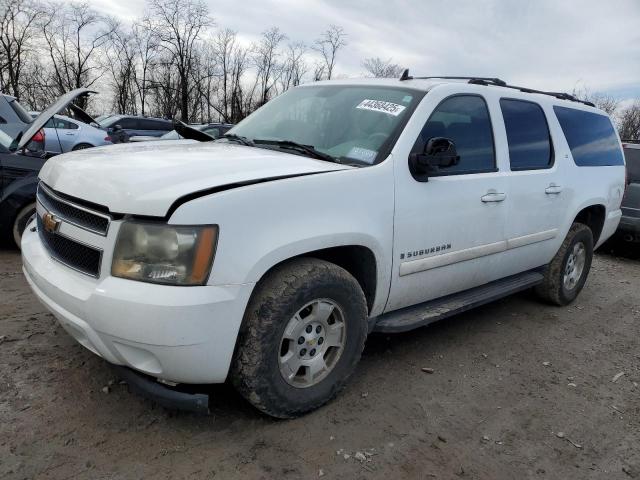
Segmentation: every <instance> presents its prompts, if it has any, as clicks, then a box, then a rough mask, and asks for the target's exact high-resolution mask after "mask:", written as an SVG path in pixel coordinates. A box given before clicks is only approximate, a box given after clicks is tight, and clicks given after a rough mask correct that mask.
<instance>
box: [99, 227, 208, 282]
mask: <svg viewBox="0 0 640 480" xmlns="http://www.w3.org/2000/svg"><path fill="white" fill-rule="evenodd" d="M217 241H218V227H217V226H216V225H206V226H182V225H166V224H156V223H134V222H126V223H123V224H122V226H121V227H120V232H119V233H118V241H117V242H116V248H115V251H114V252H113V263H112V265H111V274H112V275H113V276H114V277H121V278H128V279H130V280H139V281H142V282H152V283H164V284H170V285H203V284H204V283H205V282H206V281H207V277H208V276H209V271H210V270H211V263H212V262H213V256H214V253H215V249H216V244H217Z"/></svg>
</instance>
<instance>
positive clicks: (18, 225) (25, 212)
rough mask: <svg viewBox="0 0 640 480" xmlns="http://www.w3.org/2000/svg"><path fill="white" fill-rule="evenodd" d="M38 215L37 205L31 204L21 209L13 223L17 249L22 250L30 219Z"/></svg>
mask: <svg viewBox="0 0 640 480" xmlns="http://www.w3.org/2000/svg"><path fill="white" fill-rule="evenodd" d="M35 213H36V204H35V203H30V204H28V205H26V206H24V207H22V208H21V209H20V211H19V212H18V214H17V215H16V218H15V220H14V221H13V229H12V234H13V241H14V243H15V244H16V247H18V248H20V242H21V241H22V234H23V233H24V230H25V228H27V223H28V222H29V219H30V218H31V217H32V216H33V215H34V214H35Z"/></svg>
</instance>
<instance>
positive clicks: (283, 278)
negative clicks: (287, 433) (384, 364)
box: [230, 258, 367, 418]
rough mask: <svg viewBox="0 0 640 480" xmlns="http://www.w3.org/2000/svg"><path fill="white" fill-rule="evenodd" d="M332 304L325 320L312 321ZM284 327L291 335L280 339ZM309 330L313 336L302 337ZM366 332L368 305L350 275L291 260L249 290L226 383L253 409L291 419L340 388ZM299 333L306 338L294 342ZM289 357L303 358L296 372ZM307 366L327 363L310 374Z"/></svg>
mask: <svg viewBox="0 0 640 480" xmlns="http://www.w3.org/2000/svg"><path fill="white" fill-rule="evenodd" d="M331 305H333V307H331ZM331 308H333V309H332V310H331V313H330V314H329V316H328V318H327V319H326V322H325V323H323V324H322V325H321V324H320V323H318V324H316V323H314V322H315V321H316V320H317V319H321V318H323V316H324V315H322V313H323V312H325V314H326V312H327V311H328V310H327V309H331ZM332 321H333V323H331V322H332ZM340 324H342V326H340ZM310 325H311V326H312V327H313V328H312V330H311V332H310V331H309V330H308V327H309V326H310ZM318 327H320V329H319V330H318ZM298 328H302V330H296V329H298ZM285 329H287V332H288V333H287V335H289V336H292V337H295V338H292V339H291V340H286V339H284V338H283V336H284V334H285ZM296 332H297V333H296ZM317 332H319V333H317ZM324 332H327V340H326V341H324V342H323V341H322V340H321V338H322V339H324V337H322V335H324V334H325V333H324ZM336 332H342V333H341V335H342V336H341V337H340V338H341V340H340V341H341V342H343V344H342V346H341V347H339V348H338V347H335V346H334V347H332V346H330V345H329V344H330V343H339V342H338V340H337V338H338V336H339V335H340V334H339V333H336ZM314 335H315V340H314V339H313V338H311V339H310V340H308V341H307V337H309V336H314ZM330 337H331V339H330ZM366 337H367V303H366V300H365V296H364V293H363V292H362V289H361V288H360V285H359V284H358V282H357V281H356V279H355V278H353V276H351V275H350V274H349V273H348V272H347V271H346V270H344V269H343V268H341V267H338V266H337V265H334V264H332V263H329V262H326V261H323V260H318V259H314V258H300V259H296V260H293V261H291V262H287V263H285V264H283V265H282V266H279V267H276V269H275V270H274V271H273V272H271V273H270V274H269V275H268V277H267V278H266V279H265V280H264V281H261V282H260V283H259V284H258V286H257V287H256V291H255V292H254V294H253V295H252V297H251V300H250V301H249V305H248V307H247V310H246V312H245V316H244V319H243V325H242V328H241V330H240V334H239V337H238V343H237V345H236V351H235V354H234V359H233V362H232V367H231V375H230V376H231V382H232V384H233V385H234V386H235V388H236V389H237V390H238V392H240V394H241V395H242V396H243V397H244V398H246V399H247V400H248V401H249V402H250V403H251V404H252V405H254V406H255V407H256V408H257V409H259V410H260V411H262V412H264V413H266V414H268V415H271V416H273V417H277V418H293V417H297V416H299V415H302V414H304V413H306V412H309V411H311V410H314V409H316V408H318V407H320V406H322V405H323V404H325V403H327V402H328V401H330V400H331V399H333V398H334V397H335V396H336V395H337V394H338V393H339V392H340V391H341V390H342V389H343V388H344V386H345V385H346V383H347V380H348V379H349V377H350V376H351V375H352V374H353V372H354V370H355V368H356V365H357V363H358V361H359V360H360V355H361V354H362V350H363V349H364V343H365V339H366ZM302 338H305V342H303V343H300V340H301V339H302ZM314 342H315V343H314ZM314 347H315V348H317V349H318V350H317V351H316V353H315V356H314V351H315V348H314ZM303 350H304V351H303ZM305 352H306V353H305ZM303 355H304V356H303ZM286 359H290V360H289V361H285V360H286ZM296 362H302V363H304V364H303V365H302V366H301V367H300V369H299V370H296V372H298V374H296V372H294V371H293V370H295V363H296ZM313 362H315V363H313ZM289 363H291V365H289ZM307 363H308V365H306V364H307ZM309 365H315V366H316V368H317V365H325V366H326V367H327V368H326V370H322V371H319V373H314V374H312V372H311V367H310V366H309ZM292 366H293V368H291V367H292ZM283 371H286V374H285V373H283ZM285 376H286V377H287V378H285Z"/></svg>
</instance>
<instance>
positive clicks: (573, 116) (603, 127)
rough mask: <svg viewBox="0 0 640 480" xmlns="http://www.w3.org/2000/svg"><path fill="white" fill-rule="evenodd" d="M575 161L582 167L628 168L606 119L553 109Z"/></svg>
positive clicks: (566, 108)
mask: <svg viewBox="0 0 640 480" xmlns="http://www.w3.org/2000/svg"><path fill="white" fill-rule="evenodd" d="M553 111H554V112H555V113H556V117H558V121H559V122H560V126H561V127H562V131H563V132H564V136H565V138H566V139H567V143H568V144H569V148H570V149H571V155H572V156H573V161H574V162H576V165H578V166H579V167H598V166H607V165H624V159H623V156H622V149H621V148H620V143H619V142H618V137H617V136H616V132H615V130H614V129H613V125H611V120H609V117H607V116H606V115H601V114H599V113H593V112H586V111H584V110H577V109H575V108H568V107H558V106H555V107H553Z"/></svg>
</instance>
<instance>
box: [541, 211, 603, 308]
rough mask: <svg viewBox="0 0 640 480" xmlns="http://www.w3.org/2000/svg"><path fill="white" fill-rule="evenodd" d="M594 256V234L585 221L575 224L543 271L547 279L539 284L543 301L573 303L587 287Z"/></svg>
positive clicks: (560, 303) (562, 303)
mask: <svg viewBox="0 0 640 480" xmlns="http://www.w3.org/2000/svg"><path fill="white" fill-rule="evenodd" d="M592 259H593V234H592V233H591V229H590V228H589V227H587V226H586V225H584V224H582V223H574V224H573V225H572V226H571V228H570V229H569V233H568V234H567V237H566V238H565V240H564V242H562V245H561V246H560V249H559V250H558V253H556V256H555V257H553V260H551V263H550V264H549V265H547V267H546V268H545V271H544V281H543V282H542V283H541V284H540V285H538V286H537V287H536V293H537V294H538V296H540V297H541V298H542V299H543V300H546V301H548V302H550V303H554V304H556V305H567V304H569V303H571V302H573V301H574V300H575V299H576V297H577V296H578V294H579V293H580V291H581V290H582V287H584V284H585V282H586V281H587V276H588V275H589V270H590V269H591V261H592Z"/></svg>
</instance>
